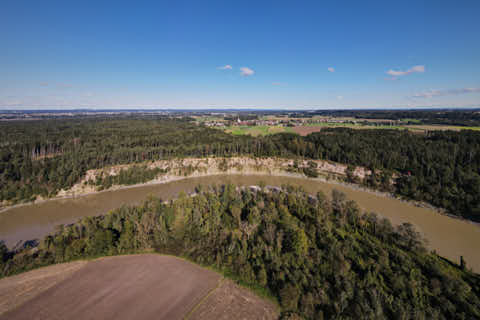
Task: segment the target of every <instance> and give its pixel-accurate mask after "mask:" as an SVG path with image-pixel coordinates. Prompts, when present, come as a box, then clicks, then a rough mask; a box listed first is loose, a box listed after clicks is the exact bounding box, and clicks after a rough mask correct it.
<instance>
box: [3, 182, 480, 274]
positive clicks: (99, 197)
mask: <svg viewBox="0 0 480 320" xmlns="http://www.w3.org/2000/svg"><path fill="white" fill-rule="evenodd" d="M232 183H233V184H235V185H237V186H252V185H262V184H264V185H267V186H282V185H286V184H290V185H295V186H301V187H302V188H303V189H304V190H305V191H306V192H307V193H310V194H316V193H317V192H319V191H321V192H323V193H324V194H326V195H330V194H331V192H332V190H333V189H337V190H339V191H341V192H343V193H345V194H346V196H347V198H348V199H349V200H353V201H355V202H357V204H358V205H359V207H360V209H361V210H362V211H363V212H376V213H378V214H379V215H380V216H383V217H385V218H388V219H389V220H390V221H391V223H392V224H393V225H399V224H402V223H405V222H409V223H412V224H413V225H414V226H415V228H416V229H417V231H419V232H420V233H421V234H422V235H423V236H424V237H425V238H426V239H428V242H429V243H428V247H429V249H430V250H436V251H437V253H438V254H440V255H442V256H444V257H447V258H448V259H450V260H451V261H455V262H458V261H459V257H460V255H462V256H463V257H464V258H465V260H466V261H467V265H468V266H471V267H472V268H473V269H474V270H475V271H476V272H480V256H479V255H478V248H477V247H476V243H478V242H479V241H480V228H478V227H477V226H474V225H472V224H471V223H465V221H462V220H459V219H451V218H450V217H447V216H445V215H440V214H438V213H436V212H435V211H433V210H430V209H428V208H422V207H418V206H414V205H412V204H410V203H407V202H404V201H398V200H396V199H394V198H391V197H389V196H385V195H379V194H378V193H377V192H364V191H361V190H359V189H358V188H352V187H350V186H348V185H345V184H341V183H331V181H328V182H323V181H321V179H306V178H305V177H301V176H298V175H294V174H285V175H283V176H280V175H278V176H274V175H268V174H260V173H257V174H252V175H245V174H218V175H210V176H203V177H188V178H186V177H182V178H177V180H175V181H170V182H168V183H166V182H163V183H156V184H152V183H148V184H145V185H143V186H128V187H120V188H118V189H117V190H107V191H102V192H98V193H94V194H91V195H86V196H81V197H76V198H71V199H59V200H57V201H45V202H43V203H41V204H35V205H31V206H24V207H19V208H13V209H11V210H9V211H7V212H4V213H3V214H0V239H2V240H4V241H5V244H6V245H7V246H8V247H10V248H12V247H14V246H15V245H16V244H17V243H19V242H20V241H22V242H24V241H26V240H33V239H41V238H43V237H44V236H45V235H47V234H49V233H51V232H54V231H55V230H57V226H58V225H61V224H64V225H65V224H70V223H74V222H76V221H78V220H80V219H83V218H84V217H91V216H97V215H102V214H105V213H108V212H109V211H110V210H114V209H116V208H119V207H121V206H124V205H126V206H130V205H139V204H141V203H142V202H143V201H144V200H145V199H146V198H147V197H148V196H149V195H152V196H154V197H158V198H161V199H162V200H170V199H175V198H176V197H178V195H179V194H180V193H181V192H185V193H186V194H191V193H194V192H195V187H196V186H198V185H201V186H203V187H204V188H205V187H208V186H211V185H217V186H218V185H224V184H232Z"/></svg>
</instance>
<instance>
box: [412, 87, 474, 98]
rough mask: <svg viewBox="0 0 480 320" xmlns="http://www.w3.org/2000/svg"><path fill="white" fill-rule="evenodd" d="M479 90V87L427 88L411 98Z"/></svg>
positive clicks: (453, 94) (450, 94)
mask: <svg viewBox="0 0 480 320" xmlns="http://www.w3.org/2000/svg"><path fill="white" fill-rule="evenodd" d="M476 92H480V88H460V89H447V90H429V91H424V92H420V93H416V94H414V95H413V96H412V97H413V98H432V97H442V96H455V95H459V94H466V93H476Z"/></svg>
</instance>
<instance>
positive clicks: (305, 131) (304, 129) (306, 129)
mask: <svg viewBox="0 0 480 320" xmlns="http://www.w3.org/2000/svg"><path fill="white" fill-rule="evenodd" d="M293 131H294V132H295V133H298V134H299V135H301V136H306V135H309V134H310V133H312V132H319V131H322V127H321V126H298V127H294V128H293Z"/></svg>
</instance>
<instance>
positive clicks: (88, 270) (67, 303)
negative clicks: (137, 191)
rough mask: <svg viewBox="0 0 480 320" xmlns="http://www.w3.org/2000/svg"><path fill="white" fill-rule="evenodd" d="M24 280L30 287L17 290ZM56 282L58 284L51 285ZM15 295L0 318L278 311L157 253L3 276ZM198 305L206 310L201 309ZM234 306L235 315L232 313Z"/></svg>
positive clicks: (266, 314)
mask: <svg viewBox="0 0 480 320" xmlns="http://www.w3.org/2000/svg"><path fill="white" fill-rule="evenodd" d="M72 265H73V266H74V268H73V267H72ZM52 268H54V269H52ZM51 270H54V272H53V273H54V275H52V271H51ZM55 277H58V278H57V279H56V278H55ZM25 282H27V283H29V286H28V287H29V288H30V290H18V288H19V286H20V285H21V284H22V283H23V284H24V283H25ZM52 282H53V283H54V285H53V286H52V285H49V284H51V283H52ZM226 284H228V285H226ZM25 294H27V296H25ZM12 295H14V297H15V298H13V299H9V300H6V301H7V302H6V303H5V304H4V305H3V306H1V307H2V309H0V312H4V313H3V314H2V315H0V319H10V320H15V319H72V320H75V319H118V320H119V319H137V320H141V319H183V318H184V317H186V316H188V317H189V318H191V319H208V318H211V316H214V317H215V318H220V319H222V318H224V319H226V318H228V319H274V318H276V317H277V316H278V313H277V312H276V310H275V307H274V306H273V305H272V304H271V303H269V302H265V301H263V300H262V299H260V298H258V297H256V296H255V295H253V294H251V293H250V292H246V291H244V289H241V288H238V287H237V286H236V285H234V284H231V283H230V282H229V281H222V277H221V275H219V274H218V273H216V272H213V271H210V270H207V269H204V268H201V267H199V266H197V265H195V264H192V263H190V262H188V261H185V260H181V259H179V258H175V257H171V256H162V255H157V254H142V255H130V256H119V257H108V258H101V259H97V260H93V261H89V262H83V263H82V264H79V263H78V262H73V263H66V264H62V265H56V266H51V267H47V268H42V269H38V270H34V271H31V272H28V273H24V274H21V275H18V276H14V277H10V278H6V279H2V280H0V297H1V298H2V299H3V297H10V296H12ZM222 296H225V299H222ZM244 297H248V302H249V303H245V298H244ZM2 301H3V300H2ZM238 301H240V303H237V302H238ZM242 301H243V302H242ZM197 310H198V311H202V313H201V314H200V313H199V314H197V313H198V311H197ZM204 310H207V311H208V313H205V312H204ZM232 310H234V311H235V314H231V311H232ZM227 313H228V314H227Z"/></svg>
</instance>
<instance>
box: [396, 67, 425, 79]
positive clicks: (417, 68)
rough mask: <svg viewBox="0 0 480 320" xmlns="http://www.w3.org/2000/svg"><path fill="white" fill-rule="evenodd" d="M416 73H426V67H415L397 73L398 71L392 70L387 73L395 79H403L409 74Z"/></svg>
mask: <svg viewBox="0 0 480 320" xmlns="http://www.w3.org/2000/svg"><path fill="white" fill-rule="evenodd" d="M415 72H418V73H423V72H425V66H413V67H411V68H410V69H408V70H405V71H401V70H398V71H396V70H392V69H390V70H388V71H387V74H388V75H391V76H393V77H401V76H406V75H407V74H410V73H415Z"/></svg>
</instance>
